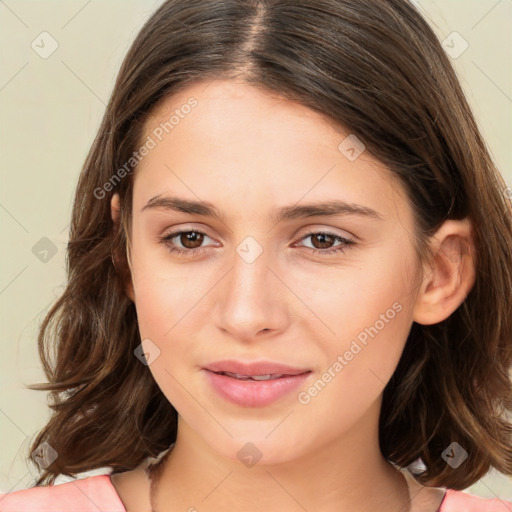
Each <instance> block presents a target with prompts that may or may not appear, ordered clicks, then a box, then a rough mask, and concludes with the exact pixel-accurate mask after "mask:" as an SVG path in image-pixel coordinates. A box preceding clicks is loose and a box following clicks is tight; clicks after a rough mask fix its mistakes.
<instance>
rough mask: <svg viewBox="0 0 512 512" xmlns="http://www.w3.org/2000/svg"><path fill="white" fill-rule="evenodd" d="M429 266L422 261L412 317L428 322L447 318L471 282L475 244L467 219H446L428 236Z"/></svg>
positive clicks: (462, 300) (474, 272) (473, 278)
mask: <svg viewBox="0 0 512 512" xmlns="http://www.w3.org/2000/svg"><path fill="white" fill-rule="evenodd" d="M431 248H432V252H433V255H434V262H433V266H432V265H430V264H427V263H425V266H424V272H423V276H424V277H423V281H422V283H421V286H420V291H419V294H418V296H417V299H416V302H415V305H414V315H413V320H414V321H415V322H417V323H419V324H423V325H431V324H436V323H439V322H442V321H443V320H445V319H446V318H448V317H449V316H450V315H451V314H452V313H453V312H454V311H455V310H456V309H457V308H458V307H459V306H460V305H461V304H462V303H463V302H464V300H465V299H466V297H467V295H468V294H469V292H470V291H471V288H472V287H473V284H474V282H475V274H476V271H475V257H474V254H475V244H474V238H473V231H472V225H471V222H470V221H469V219H467V218H466V219H463V220H447V221H445V222H444V223H443V225H442V226H441V227H440V228H439V229H438V230H437V232H436V233H435V235H434V236H433V237H432V241H431Z"/></svg>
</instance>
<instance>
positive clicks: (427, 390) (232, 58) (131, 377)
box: [30, 0, 512, 489]
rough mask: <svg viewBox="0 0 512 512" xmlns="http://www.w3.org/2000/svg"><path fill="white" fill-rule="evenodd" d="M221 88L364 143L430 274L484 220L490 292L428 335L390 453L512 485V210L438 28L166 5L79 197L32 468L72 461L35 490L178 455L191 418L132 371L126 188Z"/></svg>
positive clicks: (456, 476)
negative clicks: (158, 131)
mask: <svg viewBox="0 0 512 512" xmlns="http://www.w3.org/2000/svg"><path fill="white" fill-rule="evenodd" d="M210 77H211V78H212V79H213V78H224V79H229V78H234V77H238V79H241V80H244V81H246V82H247V83H249V84H252V85H254V86H256V87H261V88H262V89H264V90H269V91H276V92H278V93H280V94H282V95H283V96H284V97H286V98H288V99H291V100H294V101H297V102H300V103H301V104H303V105H305V106H307V107H309V108H311V109H313V110H315V111H317V112H319V113H321V114H323V115H324V117H325V119H329V120H330V121H332V122H334V123H336V125H338V126H340V127H344V128H345V129H349V130H350V133H353V134H356V135H357V137H359V138H360V139H361V140H362V141H364V144H365V145H366V148H367V150H368V151H369V152H370V153H371V154H372V155H373V156H374V157H376V158H377V159H379V160H380V161H381V162H383V163H384V164H385V165H386V166H388V167H389V169H390V170H391V171H392V172H393V173H394V174H393V176H395V175H396V177H397V178H398V179H399V180H400V181H401V183H403V185H404V187H405V190H406V192H407V198H408V200H409V201H410V204H411V208H412V209H413V212H414V216H415V222H416V241H417V244H418V246H417V249H418V250H419V253H418V254H419V257H420V259H426V258H429V257H430V256H431V255H429V253H428V240H429V236H431V235H432V234H433V233H435V231H436V230H437V229H438V228H439V227H440V225H441V224H442V223H443V221H444V220H446V219H462V218H466V217H467V218H469V219H470V220H471V222H472V223H473V227H474V236H475V247H476V280H475V284H474V286H473V288H472V289H471V292H470V293H469V294H468V296H467V297H466V299H465V301H464V302H463V303H462V304H461V305H460V307H459V308H458V309H457V310H456V311H455V312H454V313H453V314H452V315H451V316H450V317H449V318H447V319H446V320H444V321H442V322H440V323H438V324H435V325H426V326H424V325H420V324H417V323H413V325H412V328H411V331H410V334H409V337H408V340H407V343H406V346H405V349H404V352H403V354H402V357H401V360H400V362H399V364H398V366H397V368H396V371H395V372H394V374H393V376H392V378H391V380H390V382H389V383H388V384H387V386H386V388H385V390H384V397H383V405H382V412H381V417H380V425H379V428H380V446H381V450H382V453H383V455H384V456H385V457H386V458H387V459H389V460H390V461H392V462H393V463H395V464H397V465H399V466H401V467H403V466H406V465H409V464H410V463H412V462H413V461H415V460H417V459H418V458H420V457H421V459H422V461H423V462H424V464H425V466H426V468H427V469H426V470H425V471H424V472H423V473H422V474H419V475H417V476H416V478H417V479H418V481H420V482H421V483H423V484H425V485H435V486H445V487H448V488H453V489H463V488H466V487H468V486H469V485H471V484H473V483H474V482H476V481H477V480H478V479H480V478H481V477H482V476H483V475H485V474H486V473H487V471H488V470H489V469H490V467H491V466H493V467H495V468H496V469H498V470H499V471H501V472H503V473H506V474H512V448H511V443H510V441H511V433H512V425H511V423H510V416H509V414H510V412H511V411H512V387H511V379H510V374H509V370H510V367H511V364H512V274H511V268H512V265H511V256H510V255H511V254H512V215H511V211H512V208H511V204H510V201H509V200H508V199H507V197H506V193H505V183H504V181H503V178H502V177H501V176H500V174H499V172H498V171H497V169H496V167H495V165H494V164H493V162H492V159H491V157H490V155H489V152H488V149H487V147H486V145H485V143H484V141H483V140H482V137H481V135H480V133H479V130H478V128H477V125H476V123H475V120H474V117H473V115H472V112H471V110H470V107H469V105H468V103H467V100H466V98H465V97H464V94H463V92H462V90H461V87H460V85H459V82H458V80H457V77H456V75H455V72H454V70H453V68H452V65H451V63H450V62H449V59H448V58H447V56H446V55H445V53H444V51H443V48H442V46H441V44H440V42H439V41H438V39H437V38H436V36H435V34H434V32H433V31H432V30H431V28H430V27H429V25H428V24H427V22H426V21H425V20H424V19H423V18H422V16H421V15H420V14H419V13H418V12H417V11H416V10H415V8H414V7H413V6H412V5H411V4H410V3H409V2H408V1H407V0H386V1H383V0H296V1H294V2H289V1H285V0H255V1H252V2H249V1H247V0H186V1H184V0H168V1H166V2H165V3H163V4H162V5H161V6H160V7H159V8H158V9H157V10H156V12H155V13H154V14H153V15H152V16H151V18H150V19H149V20H148V21H147V22H146V24H145V25H144V27H143V28H142V30H141V31H140V33H139V34H138V36H137V37H136V39H135V41H134V42H133V44H132V46H131V48H130V50H129V51H128V53H127V55H126V57H125V59H124V62H123V64H122V66H121V69H120V71H119V74H118V77H117V80H116V83H115V86H114V89H113V92H112V95H111V98H110V101H109V103H108V106H107V108H106V111H105V114H104V117H103V120H102V123H101V126H100V128H99V132H98V134H97V136H96V139H95V140H94V142H93V144H92V147H91V149H90V152H89V154H88V156H87V158H86V161H85V163H84V166H83V169H82V172H81V175H80V179H79V183H78V186H77V190H76V196H75V201H74V207H73V214H72V222H71V230H70V239H69V244H68V249H67V272H68V283H67V287H66V289H65V291H64V293H63V295H62V296H61V297H60V299H59V300H58V301H57V302H56V303H55V305H54V306H53V307H52V308H51V310H50V311H49V312H48V314H47V315H46V317H45V319H44V321H43V323H42V325H41V328H40V333H39V338H38V342H39V350H40V355H41V359H42V364H43V367H44V370H45V373H46V376H47V378H48V381H49V383H48V384H35V385H32V386H30V388H32V389H41V390H50V391H51V392H50V394H49V396H50V397H51V404H50V407H51V408H52V409H53V411H54V412H53V415H52V418H51V419H50V420H49V422H48V424H47V425H46V426H45V427H44V428H43V429H42V431H41V432H40V433H39V434H38V435H37V437H36V439H35V440H34V441H33V444H32V446H31V451H32V450H35V449H36V448H37V447H38V446H39V445H40V444H41V443H43V442H44V441H46V442H48V443H49V445H50V446H51V447H52V448H53V449H54V450H56V452H57V454H58V457H57V458H56V459H55V460H54V461H53V463H52V464H50V465H49V466H48V467H47V468H46V469H44V471H43V474H42V476H40V477H39V479H38V480H37V482H36V483H37V485H40V484H43V483H45V482H48V483H54V481H55V478H56V476H57V475H59V474H64V475H68V476H72V475H75V474H76V473H79V472H83V471H87V470H91V469H95V468H100V467H105V466H110V467H112V468H113V471H114V472H119V471H125V470H129V469H133V468H135V467H136V466H138V465H139V464H140V463H141V462H142V461H143V460H144V459H145V458H146V457H154V456H156V455H157V454H158V453H160V452H161V451H163V450H165V449H167V448H168V447H169V445H170V444H171V443H172V442H174V441H175V439H176V429H177V413H176V410H175V409H174V408H173V406H172V405H171V404H170V403H169V402H168V400H167V399H166V398H165V396H164V395H163V393H162V392H161V391H160V389H159V387H158V386H157V384H156V383H155V381H154V379H153V377H152V375H151V372H150V370H149V368H148V367H147V366H145V365H143V364H141V363H140V361H139V360H138V359H137V358H136V357H135V356H134V350H135V349H136V347H137V346H138V345H139V344H140V343H141V339H140V335H139V331H138V325H137V317H136V311H135V307H134V304H133V303H132V302H131V301H130V299H129V298H128V297H127V296H126V295H125V293H124V290H125V284H126V282H127V281H128V280H129V279H130V276H129V272H128V267H127V265H126V252H127V239H128V237H129V227H130V216H131V205H132V203H131V201H132V184H133V172H126V176H124V177H122V179H121V178H120V179H118V180H117V181H116V182H115V183H113V182H112V178H113V177H114V173H115V172H116V171H117V170H119V169H121V168H123V166H125V164H126V162H128V161H129V159H130V157H132V156H133V154H134V152H135V151H136V150H137V149H138V148H139V147H140V145H141V140H142V133H143V131H142V130H143V128H144V122H145V120H146V119H147V117H148V115H149V113H150V112H152V110H153V109H154V108H156V106H157V105H158V104H159V102H160V100H162V99H163V98H165V97H168V95H170V94H174V93H176V92H177V91H179V90H181V89H183V88H184V87H186V86H187V85H188V84H190V83H191V82H192V81H194V80H198V79H205V78H210ZM125 168H126V167H125ZM132 170H133V169H132ZM123 174H124V173H123ZM118 178H119V173H118ZM107 183H110V184H111V185H110V186H105V184H107ZM114 192H118V193H119V194H120V199H121V218H122V224H121V227H120V229H117V230H116V229H115V225H114V223H113V222H112V220H111V216H110V198H111V196H112V194H113V193H114ZM113 255H115V259H116V262H117V263H118V264H117V268H116V266H115V265H114V259H113V257H112V256H113ZM52 350H53V352H52ZM454 441H456V442H457V443H459V444H460V445H461V446H462V447H463V448H464V449H465V450H466V451H467V452H468V453H469V458H468V459H467V460H466V461H465V462H464V464H462V465H461V466H459V467H458V468H452V467H451V466H449V465H447V464H446V462H445V461H444V460H443V458H442V457H441V454H442V452H443V450H444V449H445V448H446V447H447V446H449V445H450V444H451V443H452V442H454Z"/></svg>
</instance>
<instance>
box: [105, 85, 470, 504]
mask: <svg viewBox="0 0 512 512" xmlns="http://www.w3.org/2000/svg"><path fill="white" fill-rule="evenodd" d="M190 97H193V98H195V99H196V100H197V105H196V106H195V107H194V108H193V109H192V110H191V112H190V113H189V114H187V115H184V116H183V117H182V118H180V120H179V123H177V124H176V125H175V126H174V127H173V129H172V131H169V133H168V134H165V136H164V137H162V140H161V141H157V144H156V146H155V147H154V148H153V149H151V150H150V151H149V153H148V154H147V155H146V156H145V157H144V158H143V159H142V161H141V162H140V164H139V166H138V167H137V170H136V172H135V176H134V179H135V182H134V191H133V219H132V225H131V229H132V233H131V247H130V248H129V252H128V255H129V260H130V268H131V277H132V281H131V282H130V283H127V285H126V293H127V295H128V296H129V297H130V298H131V299H132V300H133V301H134V302H135V305H136V309H137V315H138V320H139V328H140V333H141V339H142V340H145V339H150V340H151V344H149V345H148V344H147V342H146V345H144V343H143V346H145V347H146V348H148V350H149V352H150V353H151V351H153V354H156V352H155V348H154V347H155V346H156V347H157V348H158V351H159V353H158V355H157V357H155V358H154V360H153V361H152V362H150V364H149V367H148V368H149V371H151V373H152V374H153V376H154V378H155V380H156V382H157V383H158V385H159V387H160V388H161V390H162V392H163V393H164V394H165V396H166V397H167V398H168V400H169V401H170V402H171V403H172V404H173V405H174V407H175V408H176V410H177V411H178V414H179V418H178V437H177V440H176V445H175V447H174V448H173V450H172V453H171V455H170V457H169V459H168V460H167V462H166V464H165V467H164V471H163V473H162V478H161V484H160V485H159V487H158V493H157V496H156V504H157V509H158V510H170V511H174V510H189V509H191V507H195V508H196V509H197V510H198V511H201V512H203V511H218V510H231V509H233V510H244V511H247V512H252V511H263V510H265V511H267V512H273V511H278V510H287V511H290V512H294V511H303V510H304V509H306V510H315V511H320V512H330V511H340V510H393V511H398V510H408V507H409V492H408V490H407V484H406V481H405V479H404V478H403V476H402V474H401V473H400V472H399V471H397V470H396V469H395V468H394V467H393V466H392V465H391V464H390V463H389V462H387V461H386V460H385V459H384V458H383V456H382V454H381V452H380V450H379V444H378V419H379V413H380V407H381V398H382V392H383V389H384V387H385V385H386V383H387V382H388V381H389V379H390V378H391V376H392V374H393V371H394V369H395V368H396V366H397V364H398V361H399V359H400V356H401V353H402V350H403V348H404V345H405V342H406V339H407V335H408V332H409V330H410V328H411V325H412V322H413V321H416V322H418V323H423V324H433V323H437V322H440V321H442V320H443V319H445V318H447V317H448V316H449V315H450V314H451V313H452V312H453V311H454V310H455V309H456V308H457V307H458V306H459V305H460V303H461V302H462V301H463V300H464V298H465V297H466V295H467V293H468V292H469V290H470V289H471V286H472V285H473V282H474V263H473V259H472V256H471V254H472V252H471V251H467V250H466V248H467V247H468V246H471V242H472V239H471V225H470V223H469V222H467V221H466V220H464V221H453V220H448V221H446V222H445V224H443V226H442V227H441V228H440V229H439V231H438V232H437V233H436V236H435V237H433V239H432V240H431V243H432V247H433V249H434V251H435V253H436V254H437V256H436V260H435V265H434V266H433V267H430V266H427V265H426V264H424V265H421V264H420V262H419V261H418V258H417V255H416V253H415V251H414V247H413V232H414V222H413V215H412V210H411V207H410V205H409V203H408V201H407V198H406V196H405V193H404V190H403V189H402V188H401V185H400V184H399V183H398V182H397V181H396V180H395V178H394V177H393V175H392V173H391V172H390V171H389V170H388V169H386V168H385V167H384V166H383V165H382V164H381V163H380V162H378V161H377V160H375V159H374V158H373V157H371V156H370V155H369V153H368V151H363V153H362V154H361V155H360V156H359V157H358V158H357V159H355V160H354V161H350V159H348V158H347V157H346V156H345V154H343V153H342V152H341V151H340V150H339V149H338V146H339V144H340V143H341V142H342V141H343V140H344V139H345V138H346V137H347V136H348V135H350V132H348V131H346V130H342V129H340V128H339V127H336V126H334V125H333V124H332V123H330V122H328V121H326V120H325V119H324V118H323V117H322V116H320V115H319V114H318V113H315V112H313V111H311V110H309V109H308V108H306V107H304V106H302V105H300V104H297V103H295V102H292V101H289V100H286V99H284V98H282V97H280V96H279V95H277V94H276V93H272V92H266V91H263V90H261V89H257V88H254V87H252V86H250V85H247V84H244V83H242V82H238V81H233V80H216V81H213V82H210V81H200V82H197V83H195V84H193V85H190V86H189V87H188V88H187V89H185V90H183V91H181V92H180V93H178V94H177V95H175V96H172V97H169V98H166V99H165V100H164V102H163V103H162V104H161V105H159V106H158V109H157V110H156V111H155V112H154V113H153V115H152V116H151V117H150V119H149V120H148V122H147V124H146V134H145V137H146V136H153V138H155V136H154V135H152V134H154V131H153V130H154V129H155V128H156V127H158V126H159V124H160V123H161V122H164V121H165V120H168V119H169V117H170V115H171V114H172V112H173V111H174V110H175V109H179V108H180V107H181V106H182V105H184V104H185V103H186V102H187V100H188V99H189V98H190ZM159 195H162V196H164V195H173V196H178V197H180V198H184V199H189V200H203V201H208V202H210V203H212V204H213V205H215V206H216V207H217V208H218V209H219V210H221V211H222V212H223V219H222V220H219V219H216V218H213V217H204V216H201V215H198V214H188V213H183V212H174V211H166V210H165V209H162V208H158V209H156V208H155V209H151V208H147V209H145V210H144V211H141V210H142V209H143V207H144V206H145V205H146V203H147V202H148V201H149V200H150V199H152V198H154V197H155V196H159ZM333 199H338V200H339V199H342V200H344V201H347V202H353V203H358V204H361V205H364V206H367V207H369V208H372V209H374V210H376V211H377V212H379V214H380V215H381V219H375V218H371V217H364V216H357V215H337V216H321V217H310V218H303V219H293V220H283V221H281V222H279V223H276V222H275V221H274V220H272V218H271V216H270V214H271V213H272V212H273V211H274V210H275V209H276V208H280V207H283V206H295V205H297V204H299V205H302V204H304V203H309V202H316V201H326V200H333ZM111 205H112V218H113V220H114V221H115V222H118V217H119V215H118V211H119V197H118V196H117V195H114V196H113V199H112V203H111ZM193 229H194V230H198V231H200V232H202V233H204V234H205V236H204V237H203V239H202V242H201V240H199V241H197V240H196V241H194V240H189V241H188V242H187V238H186V236H185V235H184V236H181V237H180V236H175V237H174V238H173V239H172V242H173V243H174V247H177V248H179V249H182V250H189V251H192V250H193V249H194V248H196V247H199V248H200V249H204V250H203V252H201V253H197V255H189V254H187V255H184V256H179V255H176V254H174V253H171V252H169V248H168V246H169V245H171V242H170V241H168V242H167V244H168V246H166V245H165V244H164V243H162V242H161V241H160V238H161V237H163V236H165V235H167V234H169V233H172V232H174V231H178V230H183V231H187V230H188V231H190V230H193ZM326 230H327V231H328V232H331V233H333V234H335V235H337V236H341V237H344V238H347V239H349V240H352V241H354V242H355V243H354V244H351V245H345V251H344V252H337V253H333V254H330V255H329V254H325V253H326V251H328V250H329V249H336V248H338V247H339V246H340V245H341V244H340V242H339V240H337V239H335V238H329V237H327V238H326V239H324V240H322V238H321V237H320V238H319V237H318V235H316V236H308V235H309V234H310V233H311V232H315V233H318V232H322V231H326ZM249 236H250V237H252V238H253V239H254V240H255V242H251V243H253V245H251V246H249V247H250V251H253V252H252V253H251V254H255V253H254V251H255V249H254V247H258V248H259V249H260V250H261V251H262V252H261V254H260V255H259V256H258V257H257V258H256V259H255V260H254V261H252V262H251V263H248V262H247V261H246V260H245V259H244V258H243V257H241V256H240V254H239V252H237V248H239V247H246V246H245V245H244V244H245V242H247V241H246V240H245V239H246V237H249ZM187 248H188V249H187ZM313 249H319V251H318V252H317V254H314V253H313ZM322 250H323V251H324V254H322V253H321V251H322ZM191 254H193V253H191ZM393 304H395V308H393ZM397 304H398V306H397ZM398 309H399V311H398ZM389 310H392V311H394V312H395V314H394V315H393V318H392V319H390V316H391V313H388V314H387V315H388V316H387V317H386V319H387V321H384V322H383V321H382V316H381V315H386V312H387V311H389ZM379 319H381V323H379V324H377V323H376V322H377V321H378V320H379ZM382 324H383V327H380V326H381V325H382ZM371 326H378V327H377V330H378V333H377V334H376V335H374V336H373V337H368V340H367V344H366V345H363V344H361V343H359V345H360V346H361V348H362V349H361V350H360V351H359V352H358V353H357V354H355V355H354V356H353V357H352V358H351V359H350V360H348V359H347V358H345V359H344V361H345V363H346V364H344V366H343V369H342V370H341V371H338V372H334V373H335V377H333V378H331V380H330V382H328V383H327V384H326V385H325V387H323V389H322V390H321V391H320V392H318V393H317V394H316V395H315V396H310V401H309V402H308V403H306V404H305V403H301V402H300V401H299V400H298V393H299V392H300V391H305V392H307V390H308V389H309V388H310V387H311V386H312V385H313V383H315V382H316V381H317V380H318V379H319V378H321V377H322V375H323V374H324V373H325V372H326V371H327V370H328V368H333V365H334V363H335V362H336V361H337V360H338V361H339V359H337V358H338V356H340V355H341V356H343V355H344V354H345V352H346V351H347V350H349V349H350V348H351V344H352V343H353V341H354V340H356V339H357V336H358V335H360V334H361V333H362V332H364V331H365V328H369V327H371ZM352 346H353V345H352ZM221 359H240V360H244V361H258V360H263V359H267V360H271V361H274V362H281V363H285V364H288V365H291V366H296V367H300V368H307V369H310V370H311V374H310V375H309V378H308V380H307V381H306V383H305V384H304V385H303V386H302V387H301V389H300V390H298V391H296V392H295V391H294V392H292V393H290V394H288V395H286V396H285V397H282V398H281V399H279V400H278V401H276V402H274V403H272V404H271V405H268V406H265V407H256V408H250V407H241V406H238V405H235V404H232V403H230V402H227V401H225V400H224V399H223V398H222V397H220V396H218V395H217V394H216V393H215V391H214V390H213V389H212V388H211V387H210V386H209V384H208V382H207V380H206V379H205V375H204V373H203V371H202V370H201V368H202V367H203V366H204V365H206V364H208V363H210V362H213V361H217V360H221ZM331 374H332V371H331ZM248 442H250V443H253V444H254V445H255V446H256V447H257V448H258V450H259V452H261V458H260V459H259V460H258V462H257V464H256V465H254V466H251V467H248V466H246V465H245V464H244V463H243V462H242V461H241V460H240V459H239V458H238V456H237V452H239V450H241V449H242V448H243V447H244V446H245V445H246V443H248ZM129 473H130V475H129V476H128V475H125V476H124V477H123V476H122V475H119V476H117V477H116V478H115V479H113V483H114V485H115V486H116V488H117V489H118V492H119V493H120V496H121V498H122V499H123V501H124V502H125V504H126V505H127V506H132V505H133V504H134V503H135V500H137V499H142V500H143V503H144V505H141V507H140V508H139V510H144V509H148V510H149V506H148V503H149V502H148V501H147V495H148V489H147V482H146V481H145V479H144V476H143V473H142V472H141V471H140V470H138V472H137V471H135V472H129ZM128 478H131V479H132V480H131V482H132V484H133V485H126V483H124V484H123V482H126V481H127V479H128ZM135 482H137V484H136V485H135ZM129 487H131V488H132V492H129V491H127V489H128V488H129ZM135 489H137V492H135V491H134V490H135ZM424 489H426V488H424ZM425 493H428V491H424V492H423V497H424V498H425V499H426V497H427V494H425ZM141 494H142V496H143V497H142V498H140V495H141ZM419 494H420V495H421V494H422V493H421V492H420V493H419ZM135 495H137V496H139V497H138V498H137V497H135ZM428 496H431V498H429V499H428V500H427V501H428V505H427V508H425V510H432V511H434V510H436V509H437V506H438V504H439V493H433V494H432V493H430V494H428ZM418 499H419V498H418ZM429 500H430V501H429ZM142 506H144V507H145V508H142ZM133 510H135V508H133ZM191 510H193V509H191ZM413 510H414V509H413Z"/></svg>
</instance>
